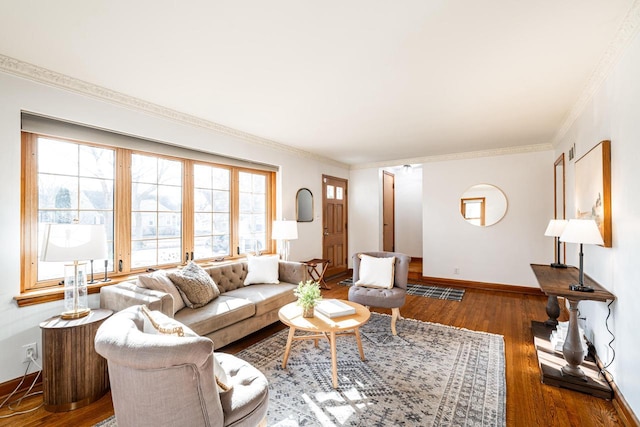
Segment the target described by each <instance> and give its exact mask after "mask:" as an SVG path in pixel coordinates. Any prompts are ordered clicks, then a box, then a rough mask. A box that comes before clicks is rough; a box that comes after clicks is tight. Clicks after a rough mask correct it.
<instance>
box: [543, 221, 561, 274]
mask: <svg viewBox="0 0 640 427" xmlns="http://www.w3.org/2000/svg"><path fill="white" fill-rule="evenodd" d="M566 226H567V220H566V219H552V220H551V221H549V225H548V226H547V229H546V230H545V232H544V235H545V236H552V237H554V238H555V239H556V245H557V249H556V262H554V263H552V264H551V267H553V268H567V266H566V264H563V263H561V262H560V236H561V235H562V232H563V231H564V229H565V227H566Z"/></svg>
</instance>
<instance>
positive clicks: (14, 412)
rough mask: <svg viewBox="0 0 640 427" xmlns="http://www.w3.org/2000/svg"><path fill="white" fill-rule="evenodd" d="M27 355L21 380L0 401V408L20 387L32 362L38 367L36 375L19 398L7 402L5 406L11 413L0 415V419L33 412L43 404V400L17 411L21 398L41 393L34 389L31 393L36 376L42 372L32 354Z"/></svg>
mask: <svg viewBox="0 0 640 427" xmlns="http://www.w3.org/2000/svg"><path fill="white" fill-rule="evenodd" d="M28 356H29V362H28V363H27V368H26V369H25V370H24V375H22V380H20V383H19V384H18V385H17V386H16V388H15V389H13V391H12V392H11V393H10V394H9V395H8V396H7V397H6V398H5V399H4V400H3V401H2V403H0V409H2V408H4V406H5V404H6V403H7V401H8V400H9V399H11V398H12V397H13V395H14V394H16V392H17V391H18V390H19V389H20V387H22V384H24V380H25V379H26V378H27V375H28V373H29V368H30V367H31V364H32V363H33V364H34V365H36V366H37V367H38V369H39V371H38V375H36V377H35V378H34V379H33V382H32V383H31V386H29V388H28V389H27V391H26V392H25V393H24V394H23V395H22V396H21V397H20V398H19V399H16V400H14V401H12V402H9V404H8V406H7V408H8V409H9V410H10V411H11V413H10V414H7V415H0V419H4V418H10V417H14V416H16V415H22V414H28V413H29V412H33V411H36V410H38V409H40V408H41V407H42V405H44V401H43V402H41V403H40V404H39V405H38V406H36V407H35V408H31V409H26V410H24V411H19V410H18V409H17V408H18V406H20V404H21V403H22V400H23V399H24V398H26V397H31V396H36V395H38V394H42V391H36V392H33V393H31V390H33V387H34V386H35V385H36V382H37V381H38V378H40V374H41V373H42V366H40V365H39V364H38V362H36V360H35V359H34V358H33V354H31V353H29V354H28Z"/></svg>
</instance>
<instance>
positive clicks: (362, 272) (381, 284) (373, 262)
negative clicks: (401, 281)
mask: <svg viewBox="0 0 640 427" xmlns="http://www.w3.org/2000/svg"><path fill="white" fill-rule="evenodd" d="M358 256H359V258H360V269H359V276H360V277H359V278H358V281H357V282H356V283H355V284H356V285H358V286H367V287H370V288H383V289H391V288H393V279H394V266H395V263H396V257H389V258H378V257H373V256H369V255H364V254H360V255H358Z"/></svg>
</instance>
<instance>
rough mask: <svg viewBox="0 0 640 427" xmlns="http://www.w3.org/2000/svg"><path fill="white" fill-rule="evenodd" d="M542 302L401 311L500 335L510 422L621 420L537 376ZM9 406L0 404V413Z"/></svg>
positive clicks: (80, 419)
mask: <svg viewBox="0 0 640 427" xmlns="http://www.w3.org/2000/svg"><path fill="white" fill-rule="evenodd" d="M338 281H339V280H338V279H334V280H330V281H328V283H329V285H330V286H331V290H323V291H322V293H323V296H324V297H325V298H343V299H346V297H347V292H348V288H347V287H345V286H340V285H337V282H338ZM414 281H415V280H414ZM545 304H546V299H545V298H544V297H538V296H532V295H521V294H515V293H507V292H497V291H483V290H475V289H467V290H466V293H465V296H464V298H463V300H462V301H461V302H455V301H444V300H436V299H432V298H426V297H420V296H413V295H409V296H407V303H406V305H405V306H404V307H403V308H402V310H401V313H402V315H403V316H404V317H406V318H412V319H418V320H422V321H427V322H435V323H442V324H446V325H451V326H456V327H460V328H466V329H471V330H476V331H484V332H490V333H495V334H500V335H503V336H504V340H505V362H506V371H505V372H506V382H507V425H508V426H523V427H532V426H540V427H549V426H558V427H564V426H576V427H577V426H617V425H622V423H621V422H620V421H619V419H618V417H617V415H616V412H615V409H614V407H613V405H612V403H611V402H609V401H606V400H603V399H599V398H595V397H592V396H589V395H586V394H582V393H578V392H575V391H571V390H565V389H559V388H555V387H551V386H548V385H544V384H542V383H541V382H540V372H539V370H538V362H537V356H536V352H535V349H534V347H533V337H532V334H531V329H530V326H531V321H532V320H545V319H546V318H547V315H546V313H545ZM374 311H380V312H385V311H384V310H374ZM283 328H284V326H283V325H282V324H281V323H280V322H277V323H276V324H274V325H272V326H270V327H267V328H265V329H263V330H261V331H259V332H257V333H255V334H253V335H251V336H249V337H247V338H245V339H243V340H241V341H240V342H236V343H232V344H230V345H228V346H226V347H225V348H222V349H221V351H225V352H228V353H237V352H238V351H240V350H242V349H244V348H246V347H248V346H250V345H251V344H253V343H255V342H257V341H259V340H261V339H263V338H266V337H268V336H270V335H271V334H273V333H274V332H276V331H278V330H280V329H283ZM398 333H399V334H402V327H401V324H400V325H398ZM283 351H284V349H283ZM167 392H168V393H170V392H171V391H170V390H168V391H167ZM41 401H42V396H36V397H32V398H28V399H26V401H25V403H23V405H24V406H26V407H33V406H35V405H37V404H38V403H39V402H41ZM7 412H8V411H7V410H6V409H4V408H3V409H1V410H0V415H4V414H7ZM110 415H113V406H112V404H111V396H110V394H107V395H106V396H104V397H103V398H102V399H100V400H99V401H97V402H95V403H93V404H91V405H89V406H87V407H85V408H81V409H77V410H75V411H71V412H65V413H57V414H54V413H50V412H47V411H45V410H44V409H42V408H40V409H38V410H37V411H36V412H34V413H31V414H27V415H21V416H18V417H14V418H12V419H9V420H5V419H0V425H2V426H20V427H23V426H53V427H57V426H61V427H62V426H65V427H66V426H80V427H82V426H92V425H93V424H95V423H97V422H99V421H101V420H103V419H105V418H107V417H109V416H110Z"/></svg>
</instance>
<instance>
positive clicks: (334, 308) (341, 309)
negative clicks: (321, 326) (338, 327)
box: [315, 299, 356, 319]
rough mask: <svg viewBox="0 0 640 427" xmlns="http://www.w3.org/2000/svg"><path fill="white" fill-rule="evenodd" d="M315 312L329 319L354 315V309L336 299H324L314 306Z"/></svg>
mask: <svg viewBox="0 0 640 427" xmlns="http://www.w3.org/2000/svg"><path fill="white" fill-rule="evenodd" d="M315 310H316V311H317V312H318V313H320V314H323V315H325V316H327V317H328V318H330V319H333V318H334V317H342V316H348V315H350V314H355V313H356V309H355V308H353V307H352V306H350V305H348V304H345V303H344V302H342V301H340V300H338V299H325V300H322V301H320V302H319V303H318V305H316V308H315Z"/></svg>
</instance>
